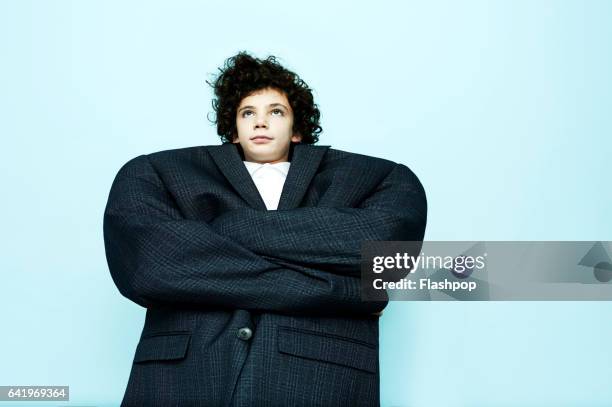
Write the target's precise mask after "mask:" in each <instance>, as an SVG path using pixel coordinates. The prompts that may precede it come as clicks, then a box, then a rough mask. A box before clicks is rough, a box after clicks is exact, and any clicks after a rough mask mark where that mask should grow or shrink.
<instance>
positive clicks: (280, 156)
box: [233, 88, 302, 163]
mask: <svg viewBox="0 0 612 407" xmlns="http://www.w3.org/2000/svg"><path fill="white" fill-rule="evenodd" d="M236 131H237V133H238V136H237V137H236V138H234V141H233V142H234V143H240V146H241V147H242V150H243V151H244V158H245V159H246V161H252V162H257V163H277V162H282V161H287V159H288V158H289V146H290V145H291V142H292V141H293V142H294V143H298V142H299V141H300V140H301V139H302V137H301V136H300V135H294V134H293V110H292V109H291V106H290V105H289V101H288V100H287V96H285V94H284V93H283V92H280V91H278V90H276V89H272V88H266V89H262V90H259V91H256V92H253V93H251V94H250V95H248V96H247V97H245V98H244V99H242V100H241V101H240V105H239V106H238V110H237V112H236Z"/></svg>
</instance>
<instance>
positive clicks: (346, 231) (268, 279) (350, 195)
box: [104, 143, 427, 407]
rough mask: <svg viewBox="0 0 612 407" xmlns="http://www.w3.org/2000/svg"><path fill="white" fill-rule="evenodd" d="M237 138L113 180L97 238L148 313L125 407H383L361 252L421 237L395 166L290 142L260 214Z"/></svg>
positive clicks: (152, 162)
mask: <svg viewBox="0 0 612 407" xmlns="http://www.w3.org/2000/svg"><path fill="white" fill-rule="evenodd" d="M242 159H243V155H242V151H241V149H240V147H239V146H238V145H237V144H229V143H228V144H222V145H217V146H205V147H191V148H184V149H178V150H170V151H162V152H157V153H153V154H149V155H141V156H139V157H136V158H134V159H132V160H130V161H129V162H128V163H126V164H125V165H124V166H123V167H122V168H121V169H120V170H119V173H118V174H117V176H116V178H115V180H114V182H113V185H112V187H111V191H110V195H109V198H108V204H107V207H106V210H105V213H104V242H105V247H106V256H107V260H108V265H109V269H110V272H111V276H112V278H113V280H114V282H115V284H116V285H117V287H118V288H119V291H120V292H121V294H123V295H124V296H125V297H127V298H129V299H130V300H132V301H134V302H135V303H137V304H140V305H141V306H143V307H145V308H146V309H147V312H146V319H145V324H144V328H143V331H142V335H141V338H140V342H139V344H138V347H137V349H136V353H135V357H134V360H133V364H132V370H131V373H130V377H129V380H128V384H127V389H126V391H125V395H124V398H123V402H122V406H146V407H155V406H163V407H169V406H181V407H188V406H245V407H246V406H249V407H254V406H308V407H313V406H325V407H331V406H351V407H355V406H378V405H379V362H378V318H379V317H378V316H377V315H374V313H376V312H378V311H380V310H382V309H383V308H384V307H385V305H386V302H367V301H362V299H361V295H360V247H361V243H362V242H363V241H369V240H411V241H415V240H416V241H420V240H422V239H423V235H424V231H425V223H426V212H427V205H426V199H425V193H424V190H423V188H422V186H421V184H420V182H419V181H418V179H417V177H416V176H415V174H414V173H413V172H412V171H411V170H410V169H408V167H406V166H404V165H402V164H396V163H394V162H391V161H388V160H384V159H380V158H374V157H369V156H365V155H360V154H353V153H348V152H344V151H340V150H335V149H332V148H330V147H328V146H313V145H304V144H297V145H292V148H291V155H290V161H291V166H290V169H289V173H288V175H287V178H286V181H285V184H284V187H283V191H282V195H281V198H280V203H279V207H278V210H276V211H268V210H266V207H265V204H264V202H263V200H262V198H261V196H260V195H259V192H258V190H257V187H256V186H255V184H254V183H253V180H252V178H251V176H250V175H249V172H248V171H247V169H246V167H245V165H244V163H243V162H242Z"/></svg>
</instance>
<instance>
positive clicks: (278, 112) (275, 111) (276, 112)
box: [272, 109, 283, 116]
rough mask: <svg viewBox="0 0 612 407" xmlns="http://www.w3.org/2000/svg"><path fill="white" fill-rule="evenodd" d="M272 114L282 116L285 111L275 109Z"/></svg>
mask: <svg viewBox="0 0 612 407" xmlns="http://www.w3.org/2000/svg"><path fill="white" fill-rule="evenodd" d="M272 114H274V115H281V116H282V114H283V111H282V110H280V109H274V110H272Z"/></svg>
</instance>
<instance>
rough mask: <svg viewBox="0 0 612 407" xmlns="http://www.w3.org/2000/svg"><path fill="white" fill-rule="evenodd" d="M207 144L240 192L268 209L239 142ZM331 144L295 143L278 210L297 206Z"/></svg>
mask: <svg viewBox="0 0 612 407" xmlns="http://www.w3.org/2000/svg"><path fill="white" fill-rule="evenodd" d="M205 148H206V149H207V151H208V152H209V153H210V155H211V156H212V158H213V160H214V161H215V163H216V164H217V166H218V167H219V169H220V170H221V172H222V173H223V175H225V177H226V178H227V179H228V180H229V182H230V183H231V184H232V186H233V187H234V189H235V190H236V191H237V192H238V194H240V196H241V197H242V198H243V199H244V200H245V201H246V202H247V203H248V204H249V205H250V206H252V207H253V208H255V209H261V210H266V204H265V203H264V201H263V199H262V198H261V195H260V194H259V191H258V190H257V186H256V185H255V183H254V182H253V179H252V178H251V174H249V171H248V170H247V169H246V167H245V165H244V163H243V162H242V157H241V155H240V152H239V150H238V147H237V145H236V144H233V143H225V144H221V145H218V146H207V147H205ZM328 148H329V146H313V145H310V144H296V145H294V146H293V151H292V154H291V166H290V167H289V173H288V174H287V179H286V180H285V184H284V185H283V192H282V194H281V197H280V202H279V203H278V209H279V210H282V209H293V208H297V207H298V205H299V204H300V202H301V201H302V199H303V198H304V195H305V194H306V191H307V190H308V186H309V185H310V181H311V180H312V178H313V177H314V175H315V173H316V172H317V168H319V164H320V163H321V160H322V159H323V156H324V155H325V153H326V152H327V149H328Z"/></svg>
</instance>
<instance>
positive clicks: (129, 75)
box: [0, 0, 612, 407]
mask: <svg viewBox="0 0 612 407" xmlns="http://www.w3.org/2000/svg"><path fill="white" fill-rule="evenodd" d="M610 27H612V2H609V1H545V0H538V1H430V2H422V3H421V2H408V1H402V2H400V1H397V2H389V1H376V2H340V1H309V2H301V3H299V4H298V3H291V2H285V1H276V2H271V1H256V2H246V1H232V2H227V4H225V5H222V4H221V2H214V3H213V2H210V3H205V2H186V1H182V2H177V1H174V2H169V1H168V2H150V1H139V2H136V1H72V2H70V1H18V0H13V1H7V0H0V58H1V62H0V134H1V140H2V144H1V146H2V147H1V151H2V155H1V160H0V174H1V181H2V199H1V200H0V221H1V230H0V256H1V257H0V258H1V260H2V263H1V273H2V280H1V283H0V323H1V324H2V327H1V328H0V329H1V335H0V384H2V385H16V384H19V385H36V384H41V385H47V384H58V385H70V388H71V400H72V401H71V402H70V403H63V405H77V404H79V405H83V404H87V403H90V404H96V405H102V404H104V405H117V404H118V403H119V401H120V400H121V397H122V395H123V391H124V389H125V385H126V382H127V378H128V373H129V369H130V367H131V360H132V357H133V352H134V349H135V346H136V343H137V340H138V336H139V333H140V330H141V328H142V323H143V317H144V309H143V308H140V307H139V306H137V305H135V304H133V303H131V302H129V301H128V300H126V299H125V298H123V297H121V296H120V294H119V293H118V291H117V290H116V288H115V286H114V285H113V283H112V281H111V278H110V275H109V273H108V270H107V266H106V260H105V257H104V247H103V242H102V213H103V209H104V206H105V204H106V199H107V194H108V190H109V188H110V184H111V182H112V180H113V177H114V175H115V174H116V172H117V170H118V169H119V167H120V166H121V165H122V164H123V163H124V162H126V161H127V160H128V159H130V158H132V157H134V156H136V155H139V154H142V153H149V152H154V151H159V150H165V149H171V148H178V147H186V146H192V145H202V144H218V143H219V140H218V138H217V136H216V134H215V129H214V127H213V126H212V125H211V124H210V123H209V122H208V121H207V119H206V114H207V112H209V111H210V110H211V108H210V99H211V96H212V92H211V90H210V89H209V88H208V86H207V85H206V84H205V82H204V81H205V80H206V79H209V78H210V74H211V73H214V72H215V70H216V67H217V66H219V65H221V63H222V62H223V61H224V60H225V58H227V57H229V56H231V55H233V54H235V53H236V52H237V51H239V50H243V49H246V50H250V51H252V52H253V53H255V55H257V56H260V57H262V56H267V55H268V54H275V55H277V56H279V57H280V58H281V62H283V63H284V64H285V65H286V66H288V67H289V68H291V69H294V70H296V71H297V72H298V73H299V74H301V76H302V77H303V78H304V79H305V80H306V81H307V83H308V84H309V85H310V86H311V87H312V88H314V89H315V97H316V100H317V102H318V103H319V105H320V108H321V110H322V125H323V128H324V133H323V134H322V136H321V144H325V145H331V146H333V147H335V148H338V149H344V150H349V151H353V152H359V153H365V154H369V155H374V156H378V157H384V158H388V159H391V160H395V161H400V162H402V163H405V164H407V165H408V166H410V167H411V168H412V169H413V170H414V171H415V172H416V173H417V174H418V176H419V177H420V179H421V181H422V182H423V184H424V185H425V188H426V191H427V194H428V201H429V222H428V229H427V235H426V238H427V239H428V240H612V211H610V204H611V202H612V186H611V182H610V179H611V177H610V176H611V175H612V166H611V165H610V162H609V158H610V156H611V153H612V142H611V141H610V136H611V135H612V126H611V124H610V113H611V111H612V109H611V106H612V86H611V79H610V78H611V75H610V72H612V46H611V45H610V39H611V38H612V29H611V28H610ZM611 319H612V304H611V303H578V302H567V303H543V302H542V303H518V302H513V303H454V302H449V303H418V304H414V303H394V304H391V305H390V306H389V308H387V310H386V311H385V313H384V315H383V317H382V319H381V346H380V348H381V392H382V393H381V397H382V399H381V402H382V405H383V406H415V407H420V406H425V407H431V406H453V407H454V406H471V407H473V406H518V405H520V406H599V405H601V406H603V405H610V404H612V380H611V379H610V378H611V377H612V351H611V349H612V323H611ZM0 405H2V403H0ZM21 405H26V404H25V403H24V404H21ZM35 405H38V404H35Z"/></svg>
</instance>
